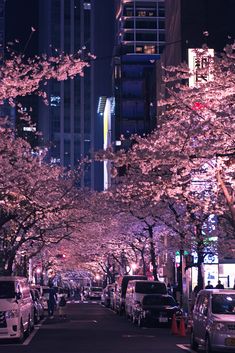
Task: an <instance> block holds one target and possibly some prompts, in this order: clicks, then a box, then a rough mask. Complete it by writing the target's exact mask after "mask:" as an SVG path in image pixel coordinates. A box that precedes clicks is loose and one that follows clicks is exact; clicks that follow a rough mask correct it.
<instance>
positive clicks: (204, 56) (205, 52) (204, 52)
mask: <svg viewBox="0 0 235 353" xmlns="http://www.w3.org/2000/svg"><path fill="white" fill-rule="evenodd" d="M213 57H214V49H188V66H189V69H190V72H191V76H190V78H189V87H195V86H197V85H199V84H202V83H206V82H208V81H210V80H212V78H213V74H212V67H213V64H212V63H213Z"/></svg>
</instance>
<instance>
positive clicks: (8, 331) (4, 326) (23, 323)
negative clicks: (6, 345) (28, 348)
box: [0, 277, 34, 341]
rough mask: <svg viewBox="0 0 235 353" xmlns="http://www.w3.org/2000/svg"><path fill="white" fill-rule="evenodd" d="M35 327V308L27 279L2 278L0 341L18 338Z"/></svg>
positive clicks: (0, 285)
mask: <svg viewBox="0 0 235 353" xmlns="http://www.w3.org/2000/svg"><path fill="white" fill-rule="evenodd" d="M33 327H34V306H33V300H32V297H31V294H30V288H29V285H28V282H27V279H26V278H24V277H0V339H1V338H2V339H3V338H4V339H6V338H8V339H9V338H17V339H19V341H22V340H23V338H24V335H25V334H26V333H29V332H30V331H31V330H32V329H33Z"/></svg>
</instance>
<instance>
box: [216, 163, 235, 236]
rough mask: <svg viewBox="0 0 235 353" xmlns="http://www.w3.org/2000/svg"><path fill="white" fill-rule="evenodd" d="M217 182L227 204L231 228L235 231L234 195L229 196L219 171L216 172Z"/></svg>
mask: <svg viewBox="0 0 235 353" xmlns="http://www.w3.org/2000/svg"><path fill="white" fill-rule="evenodd" d="M217 180H218V183H219V184H220V186H221V189H222V191H223V193H224V197H225V199H226V201H227V204H228V207H229V210H230V213H231V216H232V222H233V228H234V229H235V204H234V203H235V198H234V195H230V194H229V191H228V188H227V187H226V185H225V183H224V181H223V179H222V177H221V175H220V171H219V170H218V171H217Z"/></svg>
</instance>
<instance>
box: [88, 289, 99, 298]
mask: <svg viewBox="0 0 235 353" xmlns="http://www.w3.org/2000/svg"><path fill="white" fill-rule="evenodd" d="M102 291H103V288H102V287H91V288H90V290H89V294H88V298H89V299H101V294H102Z"/></svg>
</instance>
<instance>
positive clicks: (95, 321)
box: [70, 320, 98, 324]
mask: <svg viewBox="0 0 235 353" xmlns="http://www.w3.org/2000/svg"><path fill="white" fill-rule="evenodd" d="M70 322H94V323H95V324H97V322H98V321H97V320H70Z"/></svg>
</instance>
